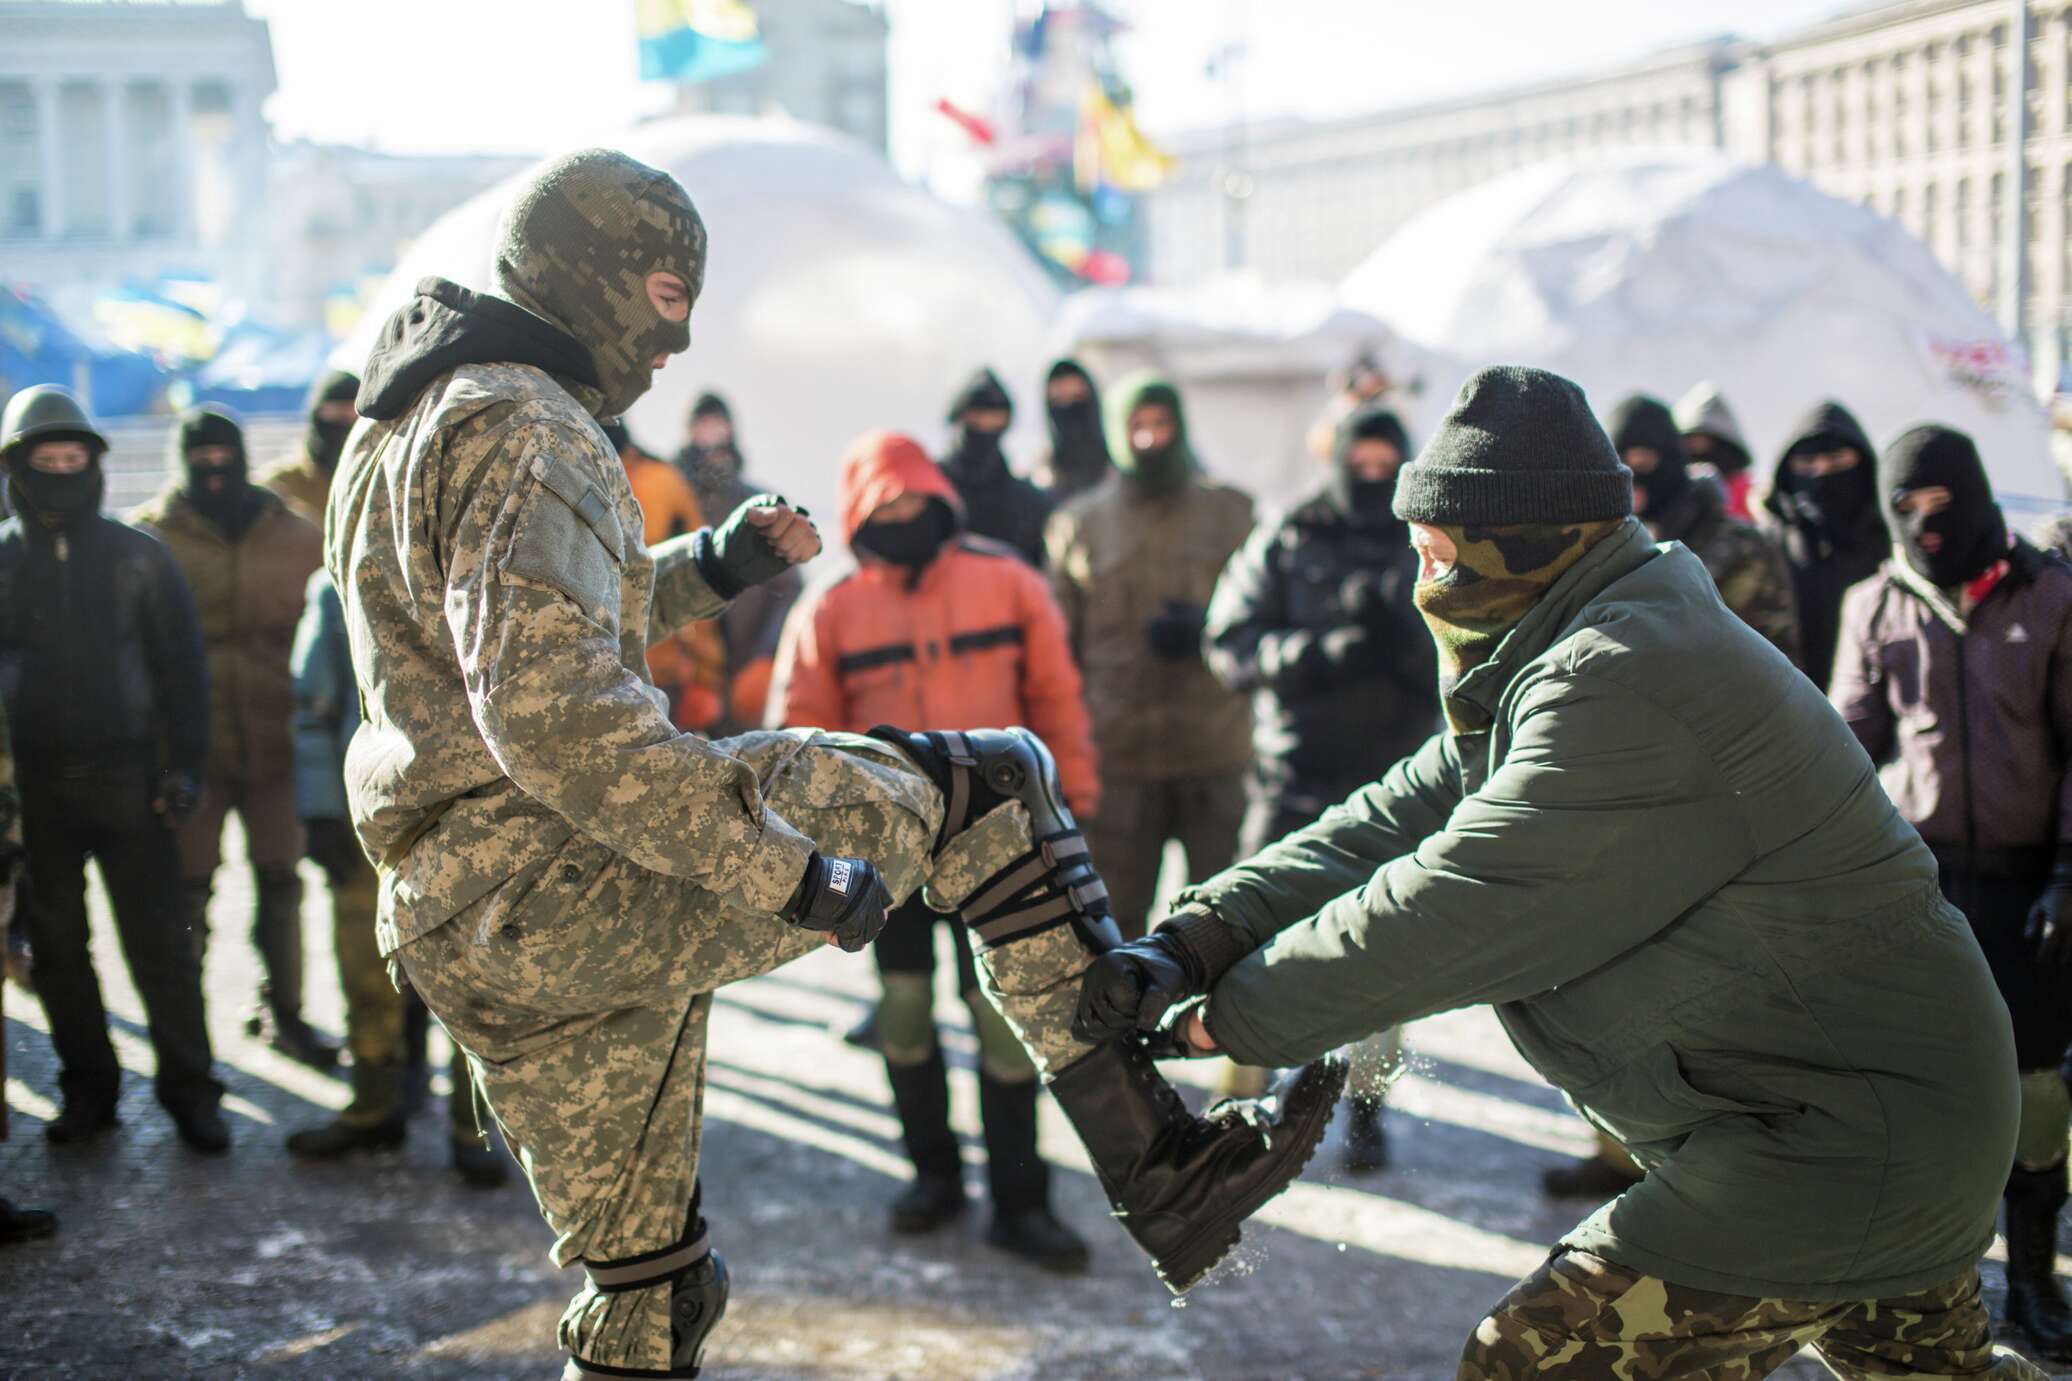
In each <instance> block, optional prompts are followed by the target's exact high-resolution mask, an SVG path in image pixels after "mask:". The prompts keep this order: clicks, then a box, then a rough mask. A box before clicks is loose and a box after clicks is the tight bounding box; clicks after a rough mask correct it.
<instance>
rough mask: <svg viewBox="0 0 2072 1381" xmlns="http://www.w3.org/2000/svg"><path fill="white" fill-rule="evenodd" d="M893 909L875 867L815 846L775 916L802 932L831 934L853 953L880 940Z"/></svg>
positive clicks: (889, 896)
mask: <svg viewBox="0 0 2072 1381" xmlns="http://www.w3.org/2000/svg"><path fill="white" fill-rule="evenodd" d="M891 910H892V894H891V893H890V892H888V891H886V890H885V884H884V882H882V881H881V880H880V879H879V877H878V870H877V869H876V868H873V867H872V866H871V865H870V864H868V863H866V862H864V861H863V860H862V859H860V858H828V857H826V856H825V855H823V854H821V853H820V852H819V851H818V850H816V851H815V852H814V854H813V856H812V857H811V858H809V859H807V860H806V872H805V875H804V876H803V877H801V878H800V879H799V887H798V890H797V891H796V892H793V893H792V894H791V900H790V901H788V902H786V903H785V904H784V910H783V911H782V912H780V913H779V914H780V915H782V916H783V917H784V919H785V920H787V921H789V922H791V924H793V925H795V926H797V927H798V928H799V929H801V930H817V931H821V932H823V933H825V934H829V935H832V936H834V939H835V943H836V944H838V945H840V946H841V947H842V948H843V949H845V950H847V951H849V953H851V954H854V953H856V952H857V951H858V950H860V949H862V948H863V947H864V946H865V945H867V944H869V943H870V942H871V941H873V940H875V939H877V938H878V932H879V931H881V930H883V929H884V928H885V917H886V915H887V913H889V912H890V911H891Z"/></svg>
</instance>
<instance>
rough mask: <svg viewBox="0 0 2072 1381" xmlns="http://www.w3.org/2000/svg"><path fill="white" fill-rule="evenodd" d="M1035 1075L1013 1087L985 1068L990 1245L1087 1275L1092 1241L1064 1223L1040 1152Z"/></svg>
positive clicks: (981, 1085)
mask: <svg viewBox="0 0 2072 1381" xmlns="http://www.w3.org/2000/svg"><path fill="white" fill-rule="evenodd" d="M1040 1092H1041V1086H1040V1085H1039V1084H1038V1082H1037V1079H1036V1076H1035V1074H1034V1073H1033V1072H1032V1073H1031V1074H1030V1076H1029V1077H1028V1078H1026V1079H1023V1080H1020V1081H1018V1082H1016V1083H1008V1082H1007V1081H1005V1080H1002V1079H995V1078H994V1077H993V1076H992V1075H990V1074H988V1073H986V1071H985V1070H984V1069H983V1068H981V1069H980V1070H979V1072H978V1112H979V1121H980V1122H981V1123H982V1124H983V1126H984V1127H985V1137H986V1183H987V1186H988V1188H989V1189H990V1190H991V1191H992V1196H993V1220H992V1222H990V1223H988V1224H987V1225H986V1241H988V1242H990V1243H992V1244H993V1245H994V1246H996V1247H998V1248H1000V1250H1002V1251H1004V1252H1008V1253H1011V1254H1012V1255H1015V1256H1018V1257H1020V1258H1021V1259H1022V1260H1024V1261H1026V1262H1028V1263H1029V1264H1030V1265H1032V1266H1040V1267H1042V1268H1043V1269H1044V1270H1046V1271H1055V1272H1057V1273H1058V1274H1060V1275H1077V1274H1078V1273H1080V1272H1081V1271H1084V1270H1085V1269H1086V1264H1087V1250H1086V1239H1085V1238H1083V1237H1081V1236H1080V1235H1079V1234H1078V1233H1076V1232H1074V1231H1072V1229H1070V1228H1068V1227H1066V1226H1065V1225H1064V1224H1063V1223H1062V1222H1060V1221H1058V1216H1057V1214H1056V1213H1054V1212H1052V1211H1051V1206H1050V1167H1049V1166H1048V1165H1046V1164H1044V1161H1043V1156H1042V1154H1041V1153H1040V1152H1039V1151H1037V1149H1036V1102H1037V1096H1038V1094H1039V1093H1040Z"/></svg>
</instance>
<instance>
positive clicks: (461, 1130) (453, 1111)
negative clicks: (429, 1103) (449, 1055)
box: [446, 1050, 511, 1189]
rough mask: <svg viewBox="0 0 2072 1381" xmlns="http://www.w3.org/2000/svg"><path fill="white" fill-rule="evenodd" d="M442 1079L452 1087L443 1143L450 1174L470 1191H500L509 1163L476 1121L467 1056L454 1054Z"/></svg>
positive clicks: (507, 1176) (472, 1081) (508, 1177)
mask: <svg viewBox="0 0 2072 1381" xmlns="http://www.w3.org/2000/svg"><path fill="white" fill-rule="evenodd" d="M446 1077H447V1078H448V1079H449V1080H451V1081H452V1084H453V1092H452V1093H450V1094H448V1095H447V1097H446V1144H447V1147H448V1151H449V1155H450V1156H451V1160H450V1162H449V1163H450V1164H451V1165H452V1166H453V1173H454V1174H456V1175H458V1176H460V1182H461V1183H462V1184H464V1185H467V1186H468V1187H469V1188H470V1189H501V1188H502V1187H503V1186H504V1185H505V1184H506V1183H507V1182H508V1181H509V1180H510V1178H511V1170H510V1164H511V1162H510V1158H509V1157H508V1156H505V1155H503V1154H502V1153H501V1152H499V1151H498V1150H497V1148H496V1143H495V1142H494V1141H492V1140H491V1139H490V1135H489V1128H488V1127H486V1126H484V1125H483V1124H482V1122H481V1121H480V1120H479V1117H478V1111H477V1109H476V1106H475V1081H474V1075H473V1074H472V1073H471V1072H470V1071H469V1069H468V1057H467V1056H465V1055H463V1054H461V1053H460V1051H458V1050H456V1051H454V1052H453V1063H452V1064H450V1065H448V1066H447V1071H446Z"/></svg>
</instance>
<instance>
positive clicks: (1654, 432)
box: [1605, 393, 1691, 520]
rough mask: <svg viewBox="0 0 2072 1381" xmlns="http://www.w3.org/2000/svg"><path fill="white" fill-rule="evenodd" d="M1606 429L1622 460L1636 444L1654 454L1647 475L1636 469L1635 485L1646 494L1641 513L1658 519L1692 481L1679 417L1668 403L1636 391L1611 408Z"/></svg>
mask: <svg viewBox="0 0 2072 1381" xmlns="http://www.w3.org/2000/svg"><path fill="white" fill-rule="evenodd" d="M1605 431H1606V433H1608V434H1609V435H1610V436H1611V439H1612V449H1614V450H1616V451H1617V452H1618V453H1619V458H1620V459H1622V460H1623V459H1625V456H1626V452H1627V450H1628V449H1629V448H1631V447H1635V446H1645V447H1647V448H1648V449H1649V450H1651V451H1653V452H1654V453H1655V456H1656V460H1655V468H1654V469H1653V470H1651V471H1649V472H1648V473H1647V474H1645V475H1643V474H1641V473H1640V471H1638V470H1635V471H1634V472H1633V487H1634V488H1635V489H1638V490H1639V491H1640V492H1641V493H1642V494H1644V495H1646V496H1647V507H1646V508H1645V509H1644V510H1642V512H1641V515H1640V516H1641V517H1642V518H1644V519H1653V520H1659V519H1660V518H1661V516H1662V514H1664V513H1666V512H1667V511H1668V510H1669V505H1670V504H1672V503H1674V502H1675V501H1676V500H1677V499H1679V498H1681V497H1682V496H1683V492H1684V489H1685V487H1686V486H1688V485H1689V484H1690V482H1691V473H1690V469H1689V457H1688V456H1687V455H1686V454H1685V451H1684V440H1683V433H1682V432H1681V431H1679V430H1678V429H1677V426H1676V418H1675V417H1674V416H1673V415H1672V414H1671V413H1670V411H1669V408H1668V406H1667V405H1666V404H1664V403H1662V402H1659V401H1658V400H1656V399H1653V398H1650V397H1648V396H1647V395H1646V394H1644V393H1636V394H1634V395H1633V396H1632V397H1631V398H1628V399H1627V400H1626V401H1625V402H1623V403H1621V404H1619V406H1618V407H1616V408H1614V409H1612V415H1611V419H1610V421H1609V422H1608V423H1607V424H1606V426H1605Z"/></svg>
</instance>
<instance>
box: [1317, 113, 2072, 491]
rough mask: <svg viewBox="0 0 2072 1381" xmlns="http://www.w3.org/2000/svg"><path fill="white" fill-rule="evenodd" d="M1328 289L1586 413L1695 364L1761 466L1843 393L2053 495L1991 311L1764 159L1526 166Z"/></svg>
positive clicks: (1881, 417) (1697, 157)
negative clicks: (1576, 388) (1952, 438)
mask: <svg viewBox="0 0 2072 1381" xmlns="http://www.w3.org/2000/svg"><path fill="white" fill-rule="evenodd" d="M1341 298H1342V300H1343V301H1344V302H1345V303H1346V304H1347V305H1349V306H1352V307H1356V308H1359V309H1362V310H1365V311H1368V312H1371V313H1373V314H1374V315H1376V316H1378V317H1380V318H1381V319H1382V320H1384V321H1386V322H1388V323H1389V325H1391V326H1393V327H1394V328H1396V329H1397V330H1399V331H1401V332H1402V333H1403V334H1404V335H1406V336H1408V337H1410V338H1412V339H1414V340H1417V341H1420V342H1422V343H1424V344H1426V345H1430V346H1432V347H1434V348H1437V349H1441V350H1445V351H1447V352H1450V353H1451V354H1453V355H1456V356H1459V357H1461V358H1463V359H1466V360H1468V361H1471V362H1473V363H1475V364H1478V365H1479V364H1483V363H1492V364H1493V363H1508V364H1528V365H1537V366H1540V367H1542V368H1546V369H1552V370H1555V371H1557V372H1559V373H1561V374H1565V375H1567V376H1568V377H1570V378H1572V379H1574V380H1575V381H1576V382H1577V383H1579V384H1581V385H1582V386H1583V388H1584V389H1585V391H1587V392H1588V394H1589V395H1590V401H1591V403H1592V405H1593V406H1594V407H1595V408H1597V410H1598V411H1599V413H1600V415H1601V414H1604V413H1608V412H1610V410H1611V409H1612V408H1613V407H1614V406H1615V405H1616V404H1617V403H1618V402H1619V400H1620V399H1621V398H1623V397H1624V396H1626V395H1627V394H1630V393H1635V392H1644V393H1651V394H1654V395H1656V396H1657V397H1660V398H1662V399H1663V400H1664V401H1665V402H1672V403H1673V402H1674V401H1675V400H1676V399H1677V398H1678V397H1679V396H1680V395H1681V394H1682V393H1683V392H1684V391H1685V390H1686V389H1687V388H1689V387H1690V386H1691V385H1692V384H1693V383H1696V382H1698V381H1699V380H1704V379H1709V380H1711V381H1712V382H1713V383H1715V384H1716V385H1718V386H1719V388H1720V390H1721V391H1722V393H1723V394H1724V395H1725V397H1726V399H1727V401H1728V403H1729V404H1730V405H1731V406H1732V407H1733V409H1734V411H1735V413H1736V415H1737V416H1738V417H1739V419H1740V421H1741V425H1742V427H1743V429H1744V430H1745V431H1746V433H1747V435H1748V439H1749V443H1750V447H1751V449H1752V451H1753V453H1754V455H1755V457H1756V463H1757V475H1758V482H1759V483H1767V482H1768V478H1769V474H1770V471H1771V469H1772V467H1773V465H1774V462H1775V460H1776V458H1777V456H1778V454H1779V452H1780V451H1781V450H1782V448H1783V445H1784V443H1785V441H1786V440H1787V433H1788V432H1789V431H1790V429H1791V425H1792V423H1793V421H1794V420H1795V419H1796V418H1798V417H1799V416H1800V415H1802V414H1803V413H1804V412H1805V411H1806V410H1807V409H1808V408H1810V407H1811V406H1812V405H1813V404H1815V403H1817V402H1819V401H1820V400H1821V399H1823V398H1835V399H1837V400H1839V401H1840V402H1842V403H1843V404H1844V405H1845V406H1847V407H1848V408H1849V409H1850V411H1852V412H1854V413H1855V414H1856V416H1857V417H1858V418H1859V419H1860V420H1861V421H1862V423H1863V425H1864V427H1865V429H1866V430H1867V431H1868V432H1869V433H1870V434H1871V438H1872V440H1873V441H1874V442H1876V443H1878V444H1880V445H1882V444H1884V443H1885V442H1886V441H1888V440H1890V439H1891V438H1893V437H1895V436H1897V435H1898V434H1899V433H1900V432H1901V431H1903V430H1904V429H1906V428H1907V427H1909V426H1911V425H1913V424H1914V423H1917V422H1941V423H1944V424H1946V425H1948V426H1953V427H1957V428H1959V429H1961V430H1963V431H1965V432H1967V433H1969V434H1970V435H1971V436H1972V437H1973V439H1974V440H1976V441H1977V442H1978V445H1979V450H1980V453H1981V454H1982V455H1983V456H1984V457H1985V460H1986V467H1987V469H1988V471H1989V472H1990V473H1991V475H1992V478H1993V483H1994V486H1995V488H1996V489H1997V490H1998V491H1999V493H2000V496H2001V499H2002V501H2003V503H2005V504H2006V505H2007V506H2008V507H2009V509H2010V510H2011V511H2017V512H2021V513H2031V512H2036V511H2040V510H2045V509H2052V508H2057V507H2061V506H2062V505H2063V502H2064V484H2063V481H2062V480H2061V479H2060V478H2059V475H2058V472H2057V471H2056V469H2055V468H2054V467H2053V466H2052V464H2051V458H2050V449H2049V429H2048V423H2047V420H2046V418H2045V416H2044V414H2043V411H2042V409H2041V408H2040V407H2039V406H2038V404H2037V402H2036V400H2035V398H2034V397H2033V396H2032V395H2031V394H2030V392H2029V389H2028V387H2027V384H2026V382H2025V377H2026V376H2025V370H2024V368H2023V366H2022V363H2021V360H2020V357H2019V355H2018V354H2017V353H2016V352H2015V351H2014V350H2012V349H2010V348H2009V346H2008V345H2007V342H2006V338H2005V337H2004V336H2003V335H2002V333H2001V332H2000V329H1999V327H1998V326H1997V325H1996V324H1995V323H1994V321H1993V319H1992V318H1991V317H1990V316H1988V315H1987V314H1986V312H1985V311H1984V310H1983V309H1981V308H1980V307H1979V306H1978V304H1977V303H1975V302H1974V301H1973V300H1972V299H1971V296H1970V294H1969V293H1967V292H1966V291H1965V289H1964V287H1963V285H1962V284H1961V283H1959V282H1958V281H1957V279H1955V278H1954V277H1952V276H1951V275H1950V273H1949V272H1948V271H1947V270H1945V269H1944V268H1943V267H1942V266H1941V265H1940V264H1938V263H1937V262H1936V261H1935V258H1934V257H1933V256H1932V255H1931V254H1930V253H1929V252H1928V250H1927V248H1926V247H1925V246H1923V245H1922V244H1921V243H1920V242H1919V241H1917V240H1915V239H1914V238H1913V236H1911V235H1909V234H1908V233H1907V231H1906V230H1905V229H1904V228H1903V227H1901V226H1900V225H1899V224H1897V223H1896V222H1894V221H1892V220H1889V219H1887V218H1885V217H1883V216H1880V215H1878V214H1877V213H1875V212H1873V211H1870V210H1867V209H1865V208H1863V207H1859V206H1854V205H1852V204H1850V203H1848V202H1844V201H1840V200H1837V199H1836V198H1834V197H1830V196H1828V195H1827V194H1825V193H1823V192H1821V191H1819V190H1817V189H1815V188H1814V187H1812V186H1810V185H1808V184H1806V183H1804V182H1801V181H1798V180H1797V179H1795V178H1792V177H1790V176H1787V175H1786V174H1785V173H1783V172H1781V171H1779V170H1777V169H1776V168H1772V167H1751V166H1747V165H1743V164H1739V163H1735V162H1733V161H1732V160H1730V159H1728V158H1726V157H1725V156H1723V155H1720V154H1716V153H1711V152H1707V151H1702V150H1699V151H1694V150H1682V149H1678V150H1638V151H1632V152H1628V153H1625V154H1620V155H1614V156H1611V157H1607V158H1602V159H1594V160H1588V161H1577V160H1558V161H1556V162H1552V163H1545V164H1539V165H1535V166H1533V167H1530V168H1525V169H1521V170H1519V171H1517V172H1515V173H1511V174H1508V175H1507V176H1504V177H1501V178H1498V179H1496V180H1494V181H1491V182H1488V183H1484V184H1482V185H1481V186H1479V187H1474V188H1471V189H1469V190H1468V191H1466V192H1462V193H1460V194H1459V195H1457V196H1454V197H1451V198H1449V199H1448V200H1446V201H1444V202H1442V203H1440V204H1439V205H1437V206H1435V207H1433V208H1431V209H1430V210H1428V211H1426V212H1425V213H1423V214H1422V215H1420V216H1418V217H1417V218H1415V219H1414V220H1412V221H1411V222H1409V223H1408V224H1407V225H1405V226H1403V227H1402V228H1401V229H1400V230H1398V231H1397V232H1396V233H1395V235H1394V236H1392V237H1391V238H1390V239H1389V240H1388V241H1387V242H1386V243H1385V244H1383V245H1382V247H1381V248H1380V249H1378V250H1376V251H1375V252H1374V254H1373V255H1371V256H1370V257H1369V258H1368V259H1367V260H1366V262H1365V263H1363V264H1361V265H1360V266H1359V268H1357V269H1355V270H1354V271H1353V273H1352V274H1351V275H1350V276H1349V277H1348V278H1347V279H1346V280H1345V283H1344V285H1343V287H1342V289H1341Z"/></svg>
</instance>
